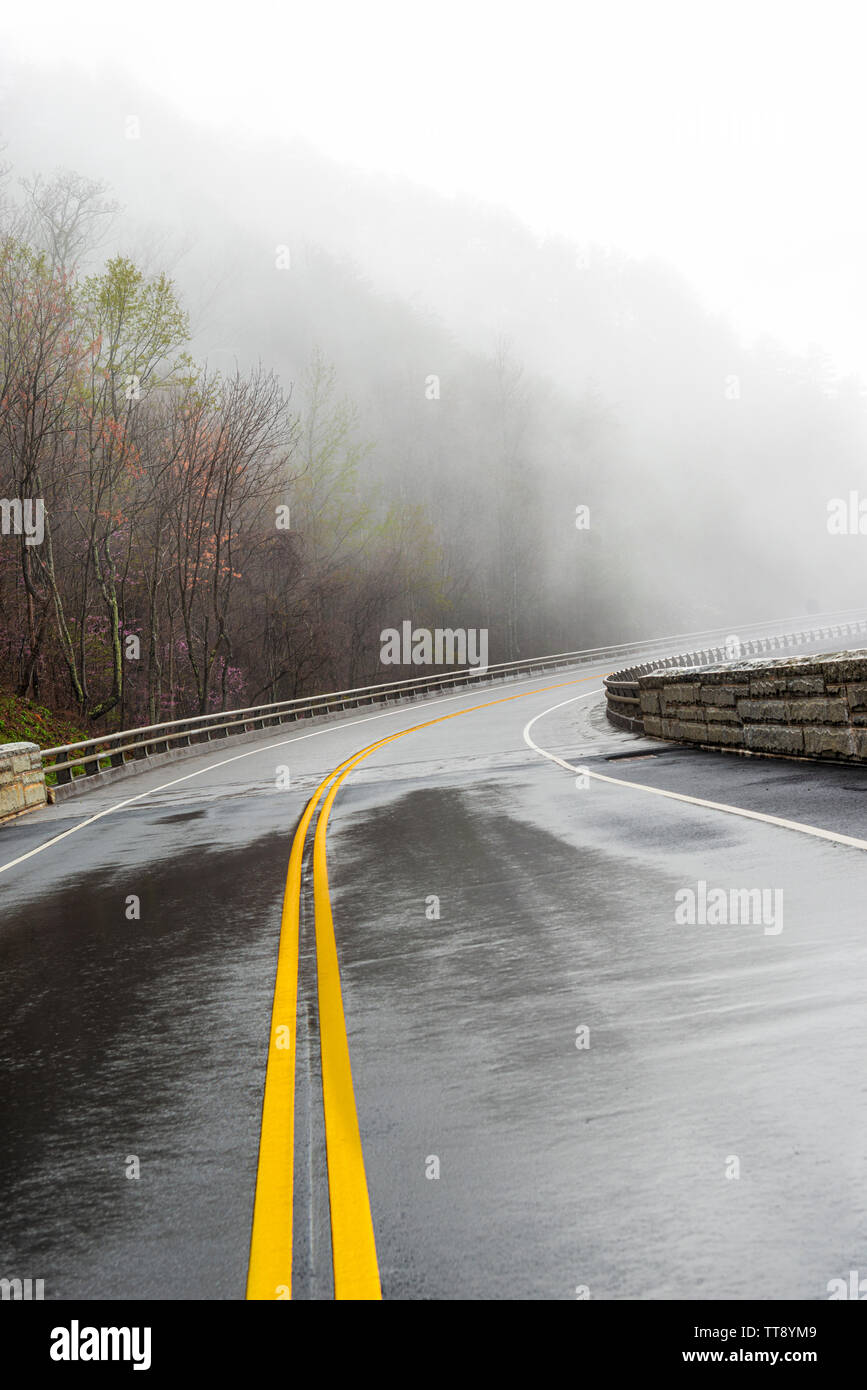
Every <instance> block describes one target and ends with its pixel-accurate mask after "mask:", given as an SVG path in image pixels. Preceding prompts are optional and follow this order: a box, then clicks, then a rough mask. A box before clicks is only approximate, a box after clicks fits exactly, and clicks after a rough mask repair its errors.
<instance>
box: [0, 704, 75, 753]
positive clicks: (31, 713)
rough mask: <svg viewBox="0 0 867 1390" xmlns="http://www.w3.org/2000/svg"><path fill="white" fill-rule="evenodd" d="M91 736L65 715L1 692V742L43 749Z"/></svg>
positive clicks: (57, 746)
mask: <svg viewBox="0 0 867 1390" xmlns="http://www.w3.org/2000/svg"><path fill="white" fill-rule="evenodd" d="M91 736H92V734H91V733H90V732H88V731H86V730H82V728H81V726H80V725H79V724H76V723H75V721H74V720H73V719H70V718H67V717H66V716H65V715H62V714H55V713H54V711H53V710H49V709H46V708H45V707H44V706H43V705H37V704H34V702H33V701H32V700H22V699H21V698H20V697H19V696H18V695H12V694H10V693H9V692H4V691H0V743H37V744H38V745H39V747H40V748H59V747H60V746H61V745H62V744H64V743H79V742H81V741H82V740H83V739H86V738H90V737H91Z"/></svg>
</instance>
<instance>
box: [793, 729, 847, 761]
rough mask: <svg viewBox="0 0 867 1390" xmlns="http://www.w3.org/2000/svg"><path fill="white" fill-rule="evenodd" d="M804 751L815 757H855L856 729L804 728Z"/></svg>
mask: <svg viewBox="0 0 867 1390" xmlns="http://www.w3.org/2000/svg"><path fill="white" fill-rule="evenodd" d="M804 751H805V752H807V753H809V754H810V755H811V756H812V757H814V758H854V757H855V730H854V729H823V728H812V729H805V730H804Z"/></svg>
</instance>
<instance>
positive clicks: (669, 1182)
mask: <svg viewBox="0 0 867 1390" xmlns="http://www.w3.org/2000/svg"><path fill="white" fill-rule="evenodd" d="M574 688H575V689H577V690H582V689H586V685H583V684H580V683H579V684H578V685H577V686H575V687H574ZM473 698H476V697H475V696H474V697H473ZM563 698H564V692H563V691H562V690H559V689H558V690H557V693H556V694H555V693H552V691H551V690H550V689H549V690H543V691H542V692H541V693H539V694H537V695H534V696H533V697H532V699H531V700H528V702H527V704H526V705H524V704H523V702H519V703H518V704H517V705H509V704H501V705H498V706H497V707H496V710H495V711H491V712H485V713H482V714H476V715H469V716H468V717H467V719H466V720H462V719H461V720H454V721H451V722H450V723H448V724H444V725H439V726H437V727H436V728H435V729H429V730H423V731H422V732H420V733H414V734H412V735H411V736H410V737H409V738H407V739H405V740H398V741H397V742H396V743H394V744H392V745H389V747H388V749H387V750H386V751H381V752H380V753H378V754H376V755H375V756H374V757H373V758H371V760H370V762H369V764H367V765H366V769H367V770H366V771H365V772H361V773H360V774H354V775H353V776H352V778H351V779H350V780H349V781H348V782H347V783H346V784H345V786H344V787H343V789H342V790H341V793H340V796H339V797H338V798H337V801H336V802H335V806H334V810H333V813H332V818H331V822H330V825H329V837H328V861H329V878H330V883H331V889H332V897H333V901H334V916H335V928H336V934H337V943H338V951H339V955H340V961H341V970H342V976H343V989H344V1003H345V1010H346V1018H347V1025H348V1031H349V1044H350V1054H351V1059H352V1071H353V1078H354V1083H355V1090H356V1097H357V1102H358V1110H359V1120H360V1125H361V1135H362V1141H363V1144H364V1156H365V1164H366V1169H367V1178H368V1184H369V1187H370V1193H371V1201H372V1207H373V1217H374V1225H375V1232H376V1241H377V1250H378V1254H379V1259H380V1266H381V1274H382V1283H383V1291H384V1294H385V1296H386V1297H391V1298H421V1299H440V1298H443V1299H449V1298H460V1297H467V1298H482V1297H488V1298H514V1297H518V1298H540V1297H544V1298H557V1299H560V1298H563V1299H573V1298H575V1297H576V1290H577V1289H579V1288H587V1289H589V1290H590V1293H591V1296H592V1297H593V1298H603V1299H604V1298H652V1297H662V1298H700V1299H716V1298H731V1297H735V1298H747V1297H759V1298H798V1299H803V1298H807V1299H813V1298H824V1297H826V1296H827V1293H826V1287H827V1283H828V1281H829V1280H830V1279H833V1278H837V1277H841V1276H845V1275H846V1274H847V1272H848V1271H849V1270H850V1269H858V1268H863V1267H865V1266H867V1253H865V1252H867V1192H865V1187H864V1183H863V1171H864V1153H865V1152H867V1073H865V1068H864V1064H863V1046H862V1035H863V1017H864V999H865V994H867V938H865V932H864V924H863V902H864V889H865V886H867V885H865V874H867V859H865V856H864V855H863V854H862V853H860V852H858V851H855V850H851V849H846V848H844V847H842V846H839V845H834V844H830V843H827V842H823V841H820V840H814V839H807V838H805V837H802V836H800V835H794V834H792V833H791V832H787V831H782V830H780V829H777V828H773V827H769V826H766V825H763V824H761V823H758V822H753V821H746V820H743V819H741V818H738V817H735V816H728V815H720V814H719V813H718V812H714V811H711V810H708V809H705V808H701V807H696V806H692V805H685V804H684V803H680V802H676V801H673V800H669V799H661V798H658V797H650V796H647V795H646V794H641V793H639V792H637V791H634V790H630V789H629V788H628V787H626V788H624V787H615V786H611V785H606V784H601V783H592V784H591V786H590V788H589V789H586V790H578V789H577V786H576V780H575V778H573V777H571V776H569V775H568V773H566V772H564V771H563V770H562V769H559V768H554V767H552V766H551V765H550V764H547V763H543V762H541V761H540V760H539V759H538V758H537V757H536V755H535V754H532V753H530V751H529V750H528V749H527V748H526V746H525V745H524V744H523V742H522V739H521V732H520V731H521V728H522V726H523V723H524V721H525V720H526V718H527V717H528V715H529V713H537V712H539V711H541V710H543V709H545V707H546V706H547V705H549V704H551V703H553V702H555V701H558V700H561V699H563ZM458 704H459V702H458ZM454 707H456V705H455V703H454V702H443V703H442V704H440V705H438V706H437V708H436V709H435V710H434V711H432V712H433V713H441V712H442V710H443V709H444V708H454ZM419 717H420V715H419V711H418V710H401V711H397V710H396V711H394V712H393V715H389V717H388V720H387V721H381V720H380V719H379V716H377V718H376V719H375V720H371V721H363V722H362V723H360V724H358V725H356V724H354V723H349V722H348V723H346V724H345V725H344V726H342V727H341V726H338V725H335V726H334V727H333V728H329V729H327V730H325V731H323V734H322V737H319V735H317V736H316V737H311V736H310V735H309V734H307V733H306V732H305V734H304V735H303V736H300V737H298V738H297V739H296V740H295V741H293V742H291V743H287V744H281V746H280V748H279V750H278V749H275V748H273V747H266V746H263V748H262V749H261V750H254V752H253V754H252V755H251V757H250V758H249V759H247V758H246V757H245V758H237V759H233V760H232V761H231V762H230V763H226V764H224V765H220V766H219V767H216V766H215V767H214V768H205V774H204V775H203V776H202V777H201V778H198V777H196V778H193V779H192V780H190V779H188V778H186V777H184V780H182V781H181V782H178V783H177V784H175V783H172V784H171V785H170V786H169V787H163V786H162V785H160V783H161V780H165V779H166V777H167V775H168V774H166V773H165V772H158V771H153V772H151V773H146V774H143V777H142V779H141V783H140V784H139V785H142V784H144V785H148V778H149V779H150V785H151V786H152V787H153V789H154V793H155V795H154V798H153V799H151V800H146V801H144V802H141V803H139V804H137V805H136V806H135V807H132V808H125V809H122V810H119V811H118V813H117V814H113V815H111V816H110V817H107V818H106V819H105V820H103V821H101V822H99V823H98V824H97V825H95V826H92V827H88V828H86V829H83V830H82V831H81V833H80V834H78V833H76V834H75V835H74V836H72V837H71V838H70V839H68V840H66V841H64V842H62V844H60V845H57V846H52V847H50V848H49V849H47V850H46V851H45V853H44V854H40V855H39V856H38V857H36V858H35V859H33V860H30V861H27V863H26V864H25V865H22V866H20V868H19V867H16V869H15V870H14V871H12V872H10V873H9V874H8V875H6V876H4V877H3V878H2V879H0V904H2V906H0V913H2V919H0V1056H2V1059H3V1062H2V1065H3V1083H2V1110H3V1143H2V1145H0V1184H2V1192H3V1220H2V1234H0V1275H3V1276H7V1277H8V1276H13V1275H17V1276H19V1277H30V1278H34V1279H39V1278H42V1279H44V1280H45V1285H46V1288H45V1293H46V1298H49V1299H51V1298H64V1297H85V1298H86V1297H94V1298H96V1297H113V1298H123V1299H126V1298H136V1297H144V1298H178V1299H191V1298H231V1299H237V1298H242V1297H243V1296H244V1287H245V1281H246V1272H247V1255H248V1247H249V1235H250V1220H251V1215H252V1204H253V1195H254V1184H255V1177H256V1163H257V1152H258V1142H259V1128H260V1121H261V1103H262V1088H263V1083H264V1075H265V1060H266V1050H267V1040H268V1032H269V1026H270V1014H271V1002H272V994H273V985H274V975H275V968H276V958H277V945H278V936H279V927H280V914H281V906H282V899H283V890H284V884H285V877H286V867H287V861H288V856H289V848H290V843H291V836H292V832H293V830H294V826H295V824H296V822H297V818H298V816H299V815H300V812H301V809H302V807H303V804H304V801H305V800H306V797H307V795H309V792H310V790H311V789H312V787H314V786H316V785H317V784H318V782H319V780H320V779H321V777H322V776H323V775H324V773H325V772H326V771H327V770H328V768H329V767H333V766H336V765H337V763H339V762H340V760H341V758H343V757H347V756H348V755H349V754H350V753H351V752H353V751H355V750H357V748H359V747H360V746H362V745H363V743H364V741H365V739H369V738H370V737H372V736H374V735H376V736H379V735H380V734H381V733H382V732H384V731H385V730H386V729H388V730H391V729H394V728H399V727H401V726H402V725H403V726H408V725H409V724H410V723H415V722H418V720H419ZM600 717H601V711H600V708H599V705H598V700H597V703H596V705H595V706H594V705H590V704H583V705H573V706H569V707H567V708H564V709H562V710H559V711H557V712H556V713H555V714H553V715H551V716H546V719H545V721H544V723H543V725H542V726H537V727H536V730H535V732H536V733H537V734H538V735H539V737H540V738H541V742H542V744H543V745H544V746H545V747H547V748H549V749H551V750H554V751H557V752H558V753H560V754H561V755H562V756H566V757H569V758H575V757H579V758H580V762H581V763H582V764H586V765H587V766H589V767H591V768H595V769H596V770H598V771H600V772H602V773H603V774H605V775H613V776H615V777H619V778H623V779H627V780H628V779H630V778H635V779H636V780H638V781H640V782H646V783H648V784H649V785H660V786H665V787H668V788H670V789H673V790H676V791H682V792H686V793H689V794H692V795H695V796H699V797H706V798H710V799H715V798H716V799H721V800H726V801H730V802H733V803H735V804H743V805H745V806H753V807H755V808H756V809H761V810H767V811H770V812H772V813H775V814H782V815H786V816H789V817H791V818H792V819H794V820H803V821H807V822H810V821H812V822H814V823H818V824H821V825H826V826H828V827H831V828H837V829H841V830H843V831H845V832H848V833H853V834H856V835H858V834H861V835H864V834H865V831H867V827H865V825H864V819H863V814H862V812H861V810H860V803H861V801H862V800H863V797H862V795H861V793H862V792H863V791H864V790H865V789H867V773H865V772H864V771H863V770H861V769H840V768H825V767H821V766H812V767H805V766H803V765H799V764H792V763H789V764H762V765H759V764H757V763H749V762H744V761H743V760H738V759H729V760H726V759H722V758H720V757H716V756H713V755H705V754H700V753H692V752H685V751H683V750H681V751H679V752H676V753H675V752H673V751H672V750H668V749H665V748H662V747H661V746H660V745H658V744H657V745H649V744H648V743H647V742H646V741H643V742H638V741H636V740H634V739H632V738H631V737H630V736H617V735H615V734H613V733H612V731H611V730H610V729H609V728H607V727H605V726H604V720H603V724H602V725H600V723H599V720H600ZM543 730H544V732H543ZM286 747H289V748H290V752H289V753H286V752H285V751H284V749H285V748H286ZM630 749H631V750H633V751H642V752H645V753H646V752H647V751H648V749H649V750H650V752H651V753H652V754H653V756H645V757H643V758H642V759H641V760H640V761H635V762H634V763H630V762H629V761H622V760H621V761H614V762H611V761H606V759H605V757H604V753H605V752H611V751H618V750H619V751H624V750H630ZM288 756H291V759H292V769H293V770H292V789H291V790H290V791H286V792H282V793H276V792H275V790H274V783H275V777H274V771H275V765H276V764H277V763H279V762H282V761H283V760H284V759H285V758H287V757H288ZM199 765H202V764H199ZM175 775H177V773H176V771H174V772H172V773H171V776H172V777H174V776H175ZM124 794H128V791H127V790H126V789H124ZM113 795H114V793H112V792H111V790H110V789H103V790H99V789H97V790H96V791H95V792H93V793H91V794H90V795H89V796H88V797H87V798H86V799H85V801H84V802H82V803H80V804H70V805H69V806H68V807H67V808H60V807H59V808H55V810H53V811H49V812H44V813H37V814H36V815H34V816H32V817H25V818H23V819H22V820H20V821H18V822H15V823H12V824H10V825H8V826H6V827H3V829H2V837H3V847H4V855H3V857H4V860H5V861H8V860H9V859H11V858H12V857H13V856H15V855H18V854H21V853H25V852H27V850H28V849H30V848H31V847H34V846H36V845H38V844H41V843H44V842H45V841H46V840H47V839H48V838H49V837H50V836H52V835H54V834H56V833H57V832H58V831H59V830H63V829H65V828H66V827H67V826H70V825H73V824H75V823H76V821H77V820H82V819H83V818H84V817H85V816H86V815H87V814H89V813H92V810H93V809H94V808H99V807H101V806H103V805H105V806H107V805H109V804H111V801H112V796H113ZM702 879H704V880H706V881H707V882H708V883H710V884H717V885H721V886H723V887H725V888H730V887H758V888H769V889H773V890H777V889H779V890H781V891H782V892H783V894H784V898H785V928H784V930H783V931H782V932H781V933H780V934H779V935H766V934H765V933H764V932H763V930H762V928H761V926H754V925H746V926H742V927H738V926H731V927H723V928H720V927H717V928H712V927H708V926H703V927H702V926H693V927H689V926H680V925H678V924H677V923H676V922H675V917H674V908H675V895H676V894H677V892H678V891H679V890H682V889H683V888H684V887H685V886H690V885H695V884H696V883H697V882H698V881H699V880H702ZM305 882H306V885H307V893H308V896H307V897H305V899H304V902H303V903H302V959H301V987H300V998H299V1033H298V1055H297V1061H298V1091H297V1098H296V1107H297V1108H296V1119H297V1129H296V1139H297V1144H296V1180H297V1181H296V1192H295V1197H296V1209H295V1232H296V1246H295V1270H294V1294H295V1296H296V1297H298V1298H322V1297H329V1296H330V1294H331V1291H332V1286H331V1279H330V1271H329V1267H328V1260H329V1248H328V1240H329V1237H328V1206H327V1188H326V1187H325V1182H324V1178H325V1156H324V1140H323V1127H322V1115H321V1097H320V1080H319V1057H318V1026H317V1019H316V1008H315V974H314V970H313V953H312V942H311V939H310V915H309V874H308V875H305ZM130 895H135V896H136V897H137V898H138V899H139V901H140V919H139V920H134V919H132V920H131V919H130V918H129V917H128V916H127V908H128V898H129V897H130ZM583 1029H587V1030H589V1034H588V1037H589V1047H586V1048H582V1047H576V1041H580V1040H581V1038H582V1036H583V1034H582V1033H581V1032H580V1031H579V1030H583ZM134 1157H135V1158H136V1159H137V1160H138V1162H139V1164H140V1171H141V1176H140V1177H139V1178H138V1179H136V1178H130V1177H127V1176H126V1173H127V1170H128V1169H129V1168H130V1167H131V1166H132V1160H133V1158H134ZM733 1160H736V1161H737V1165H739V1168H740V1176H739V1177H738V1178H737V1179H731V1178H729V1177H727V1176H726V1174H727V1171H729V1170H730V1169H731V1166H732V1162H733ZM435 1171H438V1173H439V1176H428V1175H429V1174H431V1175H432V1174H433V1173H434V1172H435Z"/></svg>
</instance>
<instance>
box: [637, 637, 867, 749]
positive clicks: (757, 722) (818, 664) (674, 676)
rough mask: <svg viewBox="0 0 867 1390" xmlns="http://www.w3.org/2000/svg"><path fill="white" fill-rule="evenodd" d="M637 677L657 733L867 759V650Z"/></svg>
mask: <svg viewBox="0 0 867 1390" xmlns="http://www.w3.org/2000/svg"><path fill="white" fill-rule="evenodd" d="M637 683H638V694H639V703H640V711H641V720H642V723H643V727H644V731H645V733H646V734H647V735H648V736H649V737H651V738H662V739H672V740H674V741H675V742H678V743H695V744H700V745H702V746H704V747H712V748H731V749H737V750H741V751H744V752H749V753H776V754H778V755H783V756H788V757H800V758H832V759H836V760H838V761H843V762H867V650H865V651H857V652H837V653H834V654H833V655H830V656H800V657H796V656H791V657H785V658H783V659H782V660H778V661H768V660H759V661H734V662H730V663H726V664H720V665H718V666H706V667H702V668H699V669H696V668H694V667H681V668H678V669H675V670H668V671H660V672H652V673H650V674H648V675H641V676H639V677H638V682H637Z"/></svg>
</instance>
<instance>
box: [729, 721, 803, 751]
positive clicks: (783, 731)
mask: <svg viewBox="0 0 867 1390" xmlns="http://www.w3.org/2000/svg"><path fill="white" fill-rule="evenodd" d="M743 739H744V747H745V748H749V749H751V750H753V751H755V752H756V753H782V754H786V753H803V751H804V731H803V729H790V728H788V727H787V726H786V725H782V724H748V725H747V727H746V728H745V729H744V731H743Z"/></svg>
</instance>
